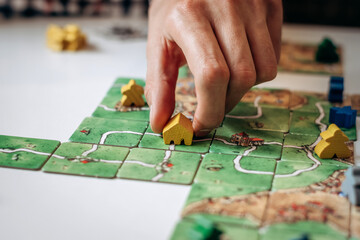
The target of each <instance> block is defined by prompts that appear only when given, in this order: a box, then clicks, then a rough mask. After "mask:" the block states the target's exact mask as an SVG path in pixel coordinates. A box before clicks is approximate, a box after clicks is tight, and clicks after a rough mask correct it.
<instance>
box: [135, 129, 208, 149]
mask: <svg viewBox="0 0 360 240" xmlns="http://www.w3.org/2000/svg"><path fill="white" fill-rule="evenodd" d="M213 135H214V133H213V132H212V133H210V134H208V135H207V136H206V137H203V138H196V137H194V139H193V143H192V144H191V146H186V145H183V144H182V145H175V150H177V151H184V152H196V153H207V152H208V151H209V147H210V143H211V140H212V138H213ZM139 147H143V148H155V149H169V145H166V144H164V140H163V138H162V137H161V134H154V132H153V131H152V130H151V128H150V127H148V129H147V130H146V132H145V135H144V136H143V138H142V139H141V141H140V144H139Z"/></svg>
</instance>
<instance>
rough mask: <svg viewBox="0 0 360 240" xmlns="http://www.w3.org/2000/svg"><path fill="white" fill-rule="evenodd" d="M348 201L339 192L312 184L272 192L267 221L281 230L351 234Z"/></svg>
mask: <svg viewBox="0 0 360 240" xmlns="http://www.w3.org/2000/svg"><path fill="white" fill-rule="evenodd" d="M349 213H350V204H349V201H348V200H347V199H346V198H344V197H342V196H340V195H339V194H337V193H333V192H329V191H327V190H326V189H325V190H319V191H316V190H313V189H309V188H304V189H296V190H287V191H277V192H272V193H270V197H269V202H268V207H267V209H266V213H265V221H264V225H265V226H269V225H273V226H276V228H277V229H279V230H283V229H284V230H285V229H291V230H299V231H303V232H313V233H327V232H328V231H329V230H328V229H329V227H330V228H334V230H335V229H336V231H337V232H338V233H341V234H343V235H346V236H347V235H349V230H350V229H349V226H350V225H349V224H350V214H349Z"/></svg>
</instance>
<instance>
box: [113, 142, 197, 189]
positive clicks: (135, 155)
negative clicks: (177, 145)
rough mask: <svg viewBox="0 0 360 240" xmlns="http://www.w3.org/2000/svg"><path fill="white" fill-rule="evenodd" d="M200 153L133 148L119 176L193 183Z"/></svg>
mask: <svg viewBox="0 0 360 240" xmlns="http://www.w3.org/2000/svg"><path fill="white" fill-rule="evenodd" d="M200 157H201V155H200V154H196V153H185V152H176V151H170V150H167V151H165V150H154V149H144V148H133V149H131V151H130V154H129V155H128V157H127V158H126V160H125V162H124V164H123V165H122V167H121V168H120V170H119V172H118V174H117V176H118V177H120V178H127V179H138V180H145V181H154V182H168V183H178V184H191V183H192V181H193V178H194V175H195V172H196V170H197V168H198V165H199V161H200Z"/></svg>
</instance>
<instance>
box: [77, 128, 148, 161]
mask: <svg viewBox="0 0 360 240" xmlns="http://www.w3.org/2000/svg"><path fill="white" fill-rule="evenodd" d="M115 133H129V134H135V135H143V133H140V132H133V131H108V132H106V133H103V134H102V135H101V138H100V141H99V143H98V144H104V143H105V141H106V139H107V137H108V136H109V135H111V134H115ZM98 144H93V146H92V148H91V149H89V150H87V151H85V152H83V153H82V154H81V155H82V156H84V157H86V156H87V155H89V154H90V153H93V152H95V151H96V150H97V149H98V148H99V145H98Z"/></svg>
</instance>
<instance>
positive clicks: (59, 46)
mask: <svg viewBox="0 0 360 240" xmlns="http://www.w3.org/2000/svg"><path fill="white" fill-rule="evenodd" d="M46 44H47V46H48V47H49V48H50V49H52V50H54V51H64V50H65V51H77V50H80V49H82V48H84V47H85V46H86V36H85V34H84V33H82V32H81V29H80V28H79V27H78V26H77V25H75V24H68V25H66V26H65V27H64V28H61V27H60V26H58V25H53V24H52V25H49V27H48V29H47V32H46Z"/></svg>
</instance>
